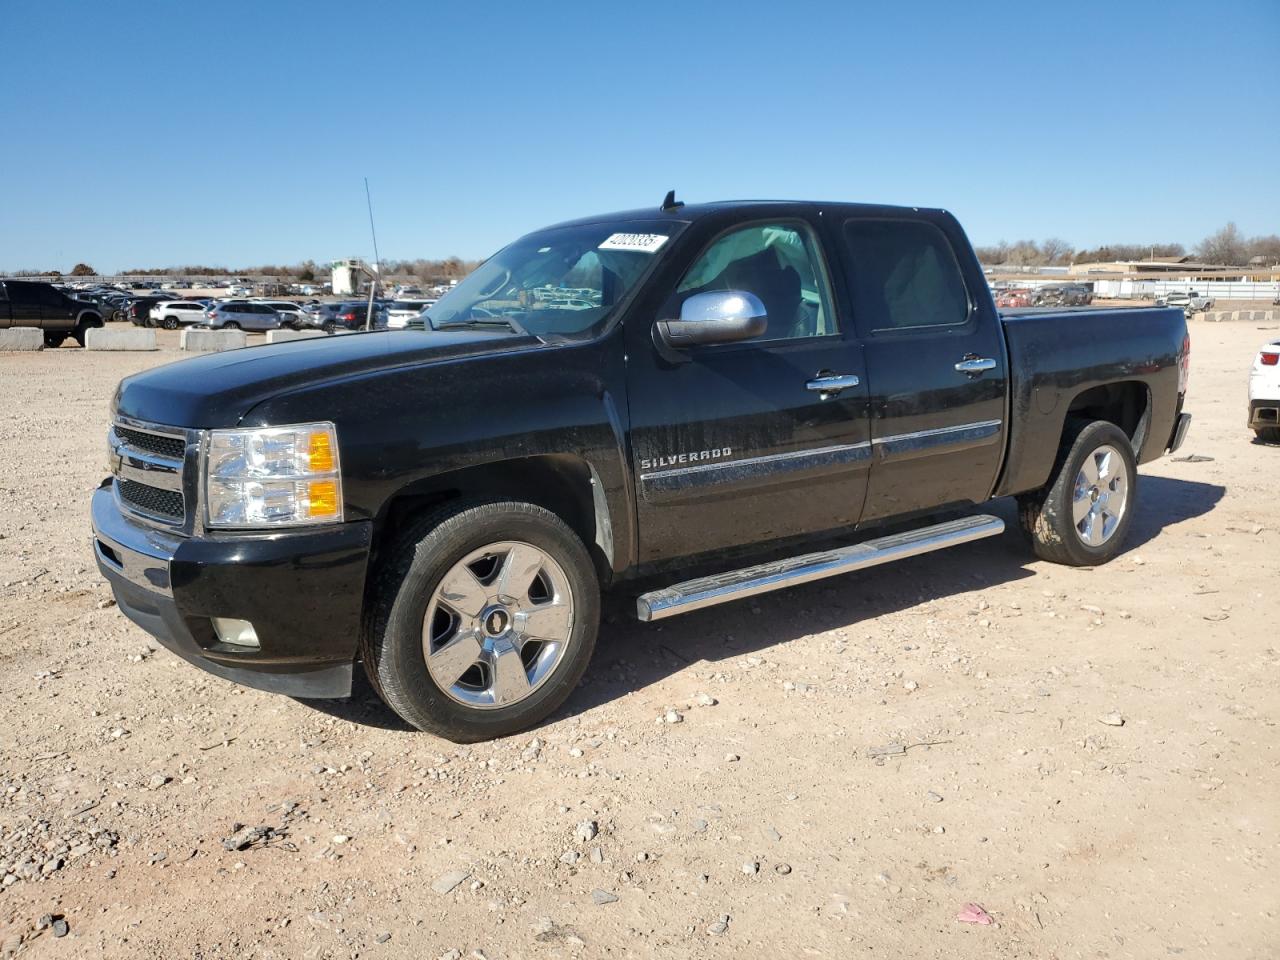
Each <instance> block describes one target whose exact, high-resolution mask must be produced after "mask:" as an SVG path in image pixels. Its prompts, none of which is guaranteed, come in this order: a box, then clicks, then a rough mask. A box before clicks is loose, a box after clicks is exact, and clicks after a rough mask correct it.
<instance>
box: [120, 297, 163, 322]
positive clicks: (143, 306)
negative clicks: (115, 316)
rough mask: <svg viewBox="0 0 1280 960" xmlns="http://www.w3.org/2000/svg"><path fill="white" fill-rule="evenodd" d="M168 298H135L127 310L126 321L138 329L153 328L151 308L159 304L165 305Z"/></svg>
mask: <svg viewBox="0 0 1280 960" xmlns="http://www.w3.org/2000/svg"><path fill="white" fill-rule="evenodd" d="M168 299H169V298H168V297H162V296H161V297H158V296H154V295H152V296H146V297H134V298H133V299H132V300H130V301H129V307H128V309H126V310H125V319H126V320H128V321H129V322H130V323H132V324H133V325H134V326H136V327H149V326H151V308H152V307H154V306H155V305H156V304H157V303H164V302H165V301H166V300H168Z"/></svg>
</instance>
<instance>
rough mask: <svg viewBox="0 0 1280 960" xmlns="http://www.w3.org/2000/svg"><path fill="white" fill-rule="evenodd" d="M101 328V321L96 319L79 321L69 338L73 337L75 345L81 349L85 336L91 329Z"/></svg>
mask: <svg viewBox="0 0 1280 960" xmlns="http://www.w3.org/2000/svg"><path fill="white" fill-rule="evenodd" d="M101 326H102V321H101V320H98V319H93V320H81V321H80V322H79V323H77V324H76V328H75V329H74V330H72V331H71V336H73V337H75V341H76V343H78V344H80V346H82V347H83V346H84V338H85V334H86V333H87V332H88V331H89V330H90V329H92V328H93V327H101Z"/></svg>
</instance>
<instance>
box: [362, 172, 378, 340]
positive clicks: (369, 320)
mask: <svg viewBox="0 0 1280 960" xmlns="http://www.w3.org/2000/svg"><path fill="white" fill-rule="evenodd" d="M364 202H365V205H366V206H367V207H368V208H369V233H370V235H371V236H372V237H373V264H374V269H375V270H376V271H377V273H378V276H377V277H375V278H374V279H373V281H372V282H371V283H370V284H369V311H368V313H366V314H365V318H364V328H365V329H366V330H372V329H373V295H374V293H375V292H376V291H377V289H378V282H379V280H380V279H381V277H382V258H381V257H380V256H378V231H377V230H375V229H374V228H373V199H372V198H371V197H370V196H369V178H368V177H365V178H364Z"/></svg>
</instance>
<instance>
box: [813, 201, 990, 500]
mask: <svg viewBox="0 0 1280 960" xmlns="http://www.w3.org/2000/svg"><path fill="white" fill-rule="evenodd" d="M832 229H833V231H834V232H836V233H838V234H839V236H838V238H837V241H836V242H837V244H838V245H839V247H840V249H841V260H842V262H843V266H844V269H845V276H846V279H847V281H848V286H849V289H850V296H851V299H852V301H853V311H854V322H855V325H856V327H857V330H858V333H859V335H860V336H861V338H862V343H863V348H864V350H865V352H866V364H867V379H868V381H869V385H870V410H871V442H872V450H873V456H872V465H871V477H870V482H869V485H868V490H867V499H866V506H865V508H864V510H863V514H862V521H863V522H864V523H866V522H871V521H875V520H880V519H885V518H889V517H896V516H900V515H903V514H910V513H920V512H929V511H933V510H937V509H940V508H948V507H959V506H964V505H967V504H971V503H981V502H982V501H984V500H986V499H987V498H988V497H989V496H990V494H991V490H992V488H993V486H994V484H995V480H996V474H997V472H998V471H999V469H1000V463H1001V458H1002V455H1003V449H1004V438H1005V416H1006V414H1005V397H1006V391H1007V388H1008V370H1007V369H1006V366H1007V365H1006V361H1005V345H1004V338H1003V328H1002V327H1001V324H1000V319H999V317H998V316H996V314H995V309H994V306H993V305H992V301H991V297H990V295H989V294H988V293H987V291H986V286H985V281H984V280H983V279H982V274H981V271H980V269H979V268H978V266H977V262H976V260H974V258H973V256H972V254H971V253H970V252H969V246H968V243H967V241H965V239H964V236H963V233H962V232H961V231H960V226H959V224H958V223H957V222H956V221H955V220H954V218H952V217H950V216H949V215H946V214H928V215H926V214H922V215H920V217H919V218H911V217H901V218H895V217H884V216H852V217H850V216H844V217H841V218H840V219H839V221H838V222H837V223H835V224H832Z"/></svg>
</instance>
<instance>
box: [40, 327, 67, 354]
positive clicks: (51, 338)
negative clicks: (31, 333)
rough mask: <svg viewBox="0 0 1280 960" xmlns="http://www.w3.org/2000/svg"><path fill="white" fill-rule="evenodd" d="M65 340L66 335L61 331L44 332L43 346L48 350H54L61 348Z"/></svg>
mask: <svg viewBox="0 0 1280 960" xmlns="http://www.w3.org/2000/svg"><path fill="white" fill-rule="evenodd" d="M66 340H67V335H66V334H65V333H62V332H61V331H53V330H46V331H45V332H44V345H45V346H46V347H48V348H49V349H50V350H56V349H57V348H58V347H60V346H62V345H63V344H64V343H65V342H66Z"/></svg>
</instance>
